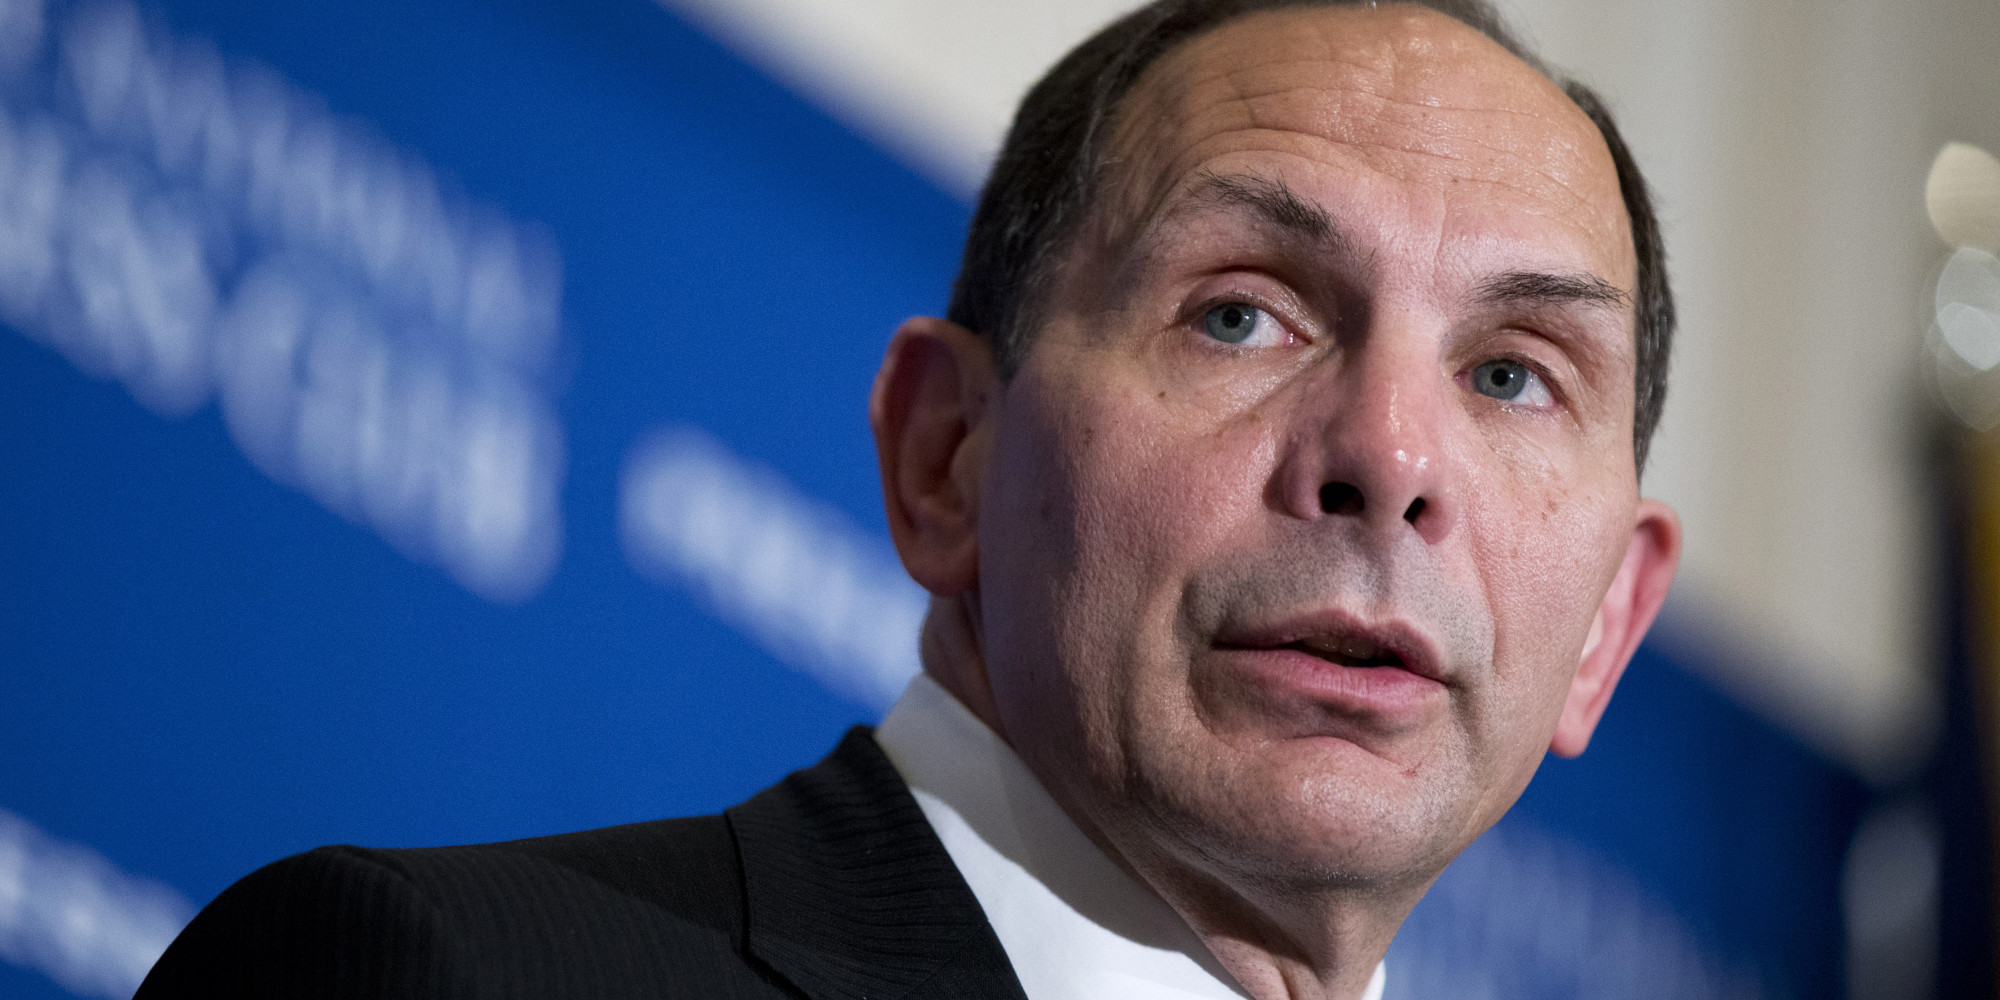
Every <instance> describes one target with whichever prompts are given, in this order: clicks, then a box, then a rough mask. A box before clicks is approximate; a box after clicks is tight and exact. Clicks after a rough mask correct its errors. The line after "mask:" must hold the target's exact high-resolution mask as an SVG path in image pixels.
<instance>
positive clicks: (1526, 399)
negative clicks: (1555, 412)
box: [1472, 358, 1555, 406]
mask: <svg viewBox="0 0 2000 1000" xmlns="http://www.w3.org/2000/svg"><path fill="white" fill-rule="evenodd" d="M1472 388H1473V389H1474V390H1475V391H1477V392H1478V393H1479V394H1480V395H1482V396H1491V397H1492V398H1494V399H1497V400H1500V401H1501V402H1505V403H1520V404H1523V405H1526V406H1549V405H1552V404H1553V403H1554V402H1555V397H1554V395H1552V394H1551V393H1550V392H1549V387H1548V386H1547V385H1545V384H1543V382H1542V378H1541V376H1539V375H1536V374H1535V371H1534V369H1532V368H1529V367H1528V366H1527V365H1524V364H1522V363H1520V362H1519V361H1509V360H1507V359H1505V358H1501V359H1496V360H1493V361H1488V362H1486V363H1485V364H1482V365H1480V366H1479V367H1477V368H1474V369H1473V370H1472Z"/></svg>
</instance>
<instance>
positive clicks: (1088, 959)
mask: <svg viewBox="0 0 2000 1000" xmlns="http://www.w3.org/2000/svg"><path fill="white" fill-rule="evenodd" d="M875 740H876V742H878V743H880V744H881V745H882V750H883V751H884V752H885V753H887V754H888V756H889V760H890V762H892V763H894V764H895V765H896V770H897V771H898V772H900V773H901V774H902V776H903V780H904V781H906V782H908V783H909V786H910V792H911V793H912V794H913V795H915V796H916V799H917V805H918V806H920V807H922V809H923V811H924V816H925V818H927V819H929V820H930V823H931V827H932V828H933V829H935V830H936V831H937V835H938V839H939V840H942V841H943V842H944V849H945V850H946V851H947V852H948V853H950V854H951V860H952V861H953V862H954V863H955V864H957V865H958V870H959V872H960V873H961V874H963V875H964V876H965V881H966V884H967V885H970V886H971V887H972V894H973V895H974V896H975V897H977V898H978V899H979V905H980V907H981V908H983V909H984V910H985V911H986V919H987V920H988V921H989V922H990V923H991V924H992V925H993V932H994V933H995V934H996V935H998V936H999V938H1000V944H1001V945H1002V946H1003V947H1004V948H1006V949H1007V958H1008V960H1009V961H1011V962H1012V963H1013V964H1014V974H1015V975H1016V976H1018V977H1019V978H1020V980H1021V987H1022V988H1023V989H1024V990H1026V991H1027V994H1028V1000H1194V998H1204V1000H1239V998H1242V997H1244V996H1245V994H1244V992H1243V990H1242V988H1241V987H1239V986H1237V985H1236V981H1235V980H1234V979H1232V978H1230V976H1229V973H1228V972H1226V971H1224V970H1223V968H1222V966H1221V965H1220V964H1218V963H1217V962H1216V961H1215V956H1213V955H1211V954H1210V953H1209V951H1208V948H1207V947H1206V946H1205V945H1203V944H1202V943H1201V939H1200V938H1199V937H1196V936H1195V933H1194V931H1193V930H1191V929H1190V928H1189V927H1188V925H1187V923H1186V922H1185V921H1183V920H1182V919H1181V918H1180V914H1178V913H1175V912H1174V911H1173V908H1172V907H1169V906H1168V905H1167V904H1166V901H1164V900H1162V899H1161V898H1160V897H1159V896H1157V895H1155V894H1154V893H1153V891H1152V890H1151V889H1150V888H1147V887H1146V885H1145V884H1144V883H1141V882H1140V881H1138V880H1137V879H1135V878H1133V877H1132V876H1130V875H1128V874H1126V873H1125V870H1124V869H1122V868H1120V867H1118V866H1117V865H1116V864H1115V863H1113V862H1112V860H1111V859H1110V858H1108V857H1105V855H1104V852H1102V851H1100V850H1098V849H1097V845H1096V844H1093V843H1091V841H1090V838H1088V837H1086V836H1084V835H1083V831H1082V830H1079V829H1077V826H1076V824H1075V823H1073V822H1071V821H1070V818H1069V816H1068V815H1067V814H1065V813H1064V812H1063V811H1062V807H1060V806H1058V805H1056V802H1055V799H1053V798H1051V797H1050V796H1049V793H1048V792H1047V791H1046V790H1045V789H1043V788H1042V786H1041V783H1040V782H1039V781H1037V780H1035V776H1034V775H1033V774H1032V773H1031V772H1030V771H1029V770H1028V768H1027V765H1025V764H1022V763H1021V759H1020V758H1019V757H1016V756H1015V755H1014V751H1013V750H1012V749H1011V748H1010V747H1008V746H1007V744H1006V742H1005V741H1003V740H1001V739H1000V737H999V736H997V735H995V734H994V732H993V731H992V730H990V729H988V728H986V724H985V723H983V722H981V721H979V718H978V717H977V716H975V715H973V714H972V712H971V711H970V710H969V709H967V708H966V707H965V706H964V705H961V704H959V702H958V699H956V698H954V697H952V696H951V694H949V693H948V692H946V691H945V690H944V688H942V687H939V686H938V685H937V682H935V681H933V680H931V679H930V678H929V677H928V676H924V675H921V674H920V675H918V676H917V679H916V680H913V681H911V682H910V686H909V688H908V689H907V690H905V691H904V692H903V697H902V698H901V699H899V700H898V701H897V702H896V706H895V708H894V709H892V710H890V712H889V717H888V718H887V719H884V720H882V725H881V726H880V727H879V728H878V729H876V731H875ZM1382 982H1383V970H1382V967H1381V966H1379V965H1378V966H1376V967H1375V976H1374V978H1373V979H1372V980H1370V981H1369V984H1368V991H1367V993H1366V994H1364V996H1363V1000H1381V997H1382Z"/></svg>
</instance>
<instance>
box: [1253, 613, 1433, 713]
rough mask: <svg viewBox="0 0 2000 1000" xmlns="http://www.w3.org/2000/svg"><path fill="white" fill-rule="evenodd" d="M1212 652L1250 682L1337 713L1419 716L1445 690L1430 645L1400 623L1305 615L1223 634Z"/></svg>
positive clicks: (1414, 631)
mask: <svg viewBox="0 0 2000 1000" xmlns="http://www.w3.org/2000/svg"><path fill="white" fill-rule="evenodd" d="M1215 648H1216V650H1217V651H1219V652H1223V653H1226V654H1228V659H1229V660H1230V661H1232V662H1234V663H1235V664H1237V665H1238V666H1239V667H1240V668H1241V669H1243V670H1244V671H1245V672H1246V673H1247V674H1248V675H1249V677H1250V678H1251V679H1252V680H1253V682H1254V683H1256V684H1257V685H1259V686H1262V687H1268V688H1274V689H1276V690H1279V691H1284V692H1289V693H1292V694H1296V695H1303V696H1305V697H1306V698H1308V699H1311V700H1312V701H1314V702H1318V703H1321V704H1324V705H1326V706H1327V707H1329V708H1333V709H1335V710H1340V711H1351V712H1357V713H1362V714H1367V715H1372V716H1378V717H1383V718H1395V717H1398V716H1407V715H1409V714H1411V713H1418V712H1421V711H1423V710H1424V708H1425V707H1426V706H1428V705H1430V704H1431V703H1432V702H1433V700H1434V699H1435V698H1436V697H1437V696H1438V695H1440V694H1442V693H1443V691H1444V688H1445V687H1446V678H1445V671H1444V670H1443V668H1442V666H1441V664H1440V662H1439V657H1438V655H1437V653H1436V647H1435V645H1434V644H1433V643H1432V642H1431V641H1430V640H1429V639H1428V637H1426V636H1425V635H1424V634H1423V633H1422V632H1420V631H1418V630H1417V629H1415V628H1414V627H1411V626H1409V625H1408V624H1405V623H1402V622H1389V623H1381V624H1373V623H1364V622H1360V621H1357V620H1355V619H1353V618H1351V617H1349V616H1346V615H1341V614H1321V615H1313V616H1307V617H1304V618H1299V619H1293V620H1290V621H1286V622H1283V623H1278V624H1274V625H1270V626H1264V627H1259V628H1246V629H1237V630H1231V631H1227V632H1225V633H1224V634H1222V635H1220V636H1218V637H1217V639H1216V642H1215Z"/></svg>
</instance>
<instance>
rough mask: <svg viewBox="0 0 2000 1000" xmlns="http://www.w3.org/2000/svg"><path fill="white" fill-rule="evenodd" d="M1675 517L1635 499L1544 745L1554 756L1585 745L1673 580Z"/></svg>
mask: <svg viewBox="0 0 2000 1000" xmlns="http://www.w3.org/2000/svg"><path fill="white" fill-rule="evenodd" d="M1680 553H1681V522H1680V519H1679V518H1677V517H1675V516H1674V512H1673V511H1672V510H1671V509H1670V508H1668V507H1667V505H1666V504H1663V503H1661V502H1659V501H1657V500H1641V501H1639V511H1638V523H1637V524H1635V525H1634V526H1633V528H1632V540H1631V542H1630V543H1628V544H1627V545H1626V547H1625V561H1624V562H1623V563H1621V564H1619V567H1618V575H1617V577H1615V578H1614V579H1613V580H1612V581H1611V589H1610V590H1608V591H1606V592H1605V594H1604V602H1603V603H1602V604H1600V605H1598V607H1597V618H1596V619H1595V620H1594V621H1592V622H1591V623H1590V638H1589V639H1587V640H1585V641H1584V644H1583V659H1582V661H1581V662H1580V663H1579V664H1578V665H1577V668H1576V677H1575V678H1574V679H1573V680H1571V681H1570V684H1569V697H1568V699H1567V700H1565V701H1564V702H1563V709H1562V717H1561V718H1560V719H1558V720H1557V721H1556V733H1555V738H1554V739H1552V740H1550V741H1549V750H1550V751H1551V752H1553V753H1554V754H1555V755H1556V756H1558V757H1574V756H1576V755H1578V754H1580V753H1582V752H1583V749H1584V747H1586V746H1589V745H1590V734H1591V733H1592V732H1593V731H1595V730H1596V729H1597V720H1599V719H1601V718H1603V717H1604V706H1605V705H1607V704H1609V703H1610V702H1611V689H1612V688H1614V687H1617V686H1618V678H1619V677H1621V676H1623V675H1624V673H1625V665H1626V664H1627V663H1630V662H1631V661H1632V654H1633V653H1634V652H1637V651H1638V649H1639V640H1641V639H1644V638H1645V637H1646V630H1647V629H1649V628H1651V627H1652V625H1653V618H1654V617H1655V616H1656V615H1658V614H1659V613H1660V604H1661V603H1662V602H1664V601H1665V600H1666V599H1667V586H1668V585H1669V584H1671V583H1672V582H1673V580H1674V567H1675V565H1676V564H1678V563H1679V562H1680Z"/></svg>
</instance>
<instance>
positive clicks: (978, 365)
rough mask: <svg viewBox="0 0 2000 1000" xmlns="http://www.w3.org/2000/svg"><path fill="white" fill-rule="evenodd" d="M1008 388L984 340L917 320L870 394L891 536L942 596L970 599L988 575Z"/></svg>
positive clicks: (897, 339) (920, 578)
mask: <svg viewBox="0 0 2000 1000" xmlns="http://www.w3.org/2000/svg"><path fill="white" fill-rule="evenodd" d="M998 388H999V386H998V381H997V379H996V378H995V373H994V370H993V362H992V352H991V350H990V349H989V348H988V347H987V344H986V341H985V339H984V338H981V337H980V336H979V335H978V334H975V333H973V332H972V331H970V330H967V329H966V328H965V327H962V326H959V325H958V324H956V323H952V322H949V321H946V320H942V319H935V318H931V317H917V318H914V319H910V320H908V321H906V322H904V323H903V325H902V326H901V327H899V328H898V329H897V330H896V335H895V336H894V337H893V338H891V339H890V341H889V349H888V352H887V354H886V355H885V356H884V357H883V359H882V370H881V371H880V372H878V373H877V374H876V376H875V388H874V390H873V392H871V393H870V394H869V398H868V422H869V425H870V427H872V428H873V430H874V432H875V455H876V459H877V460H878V462H879V463H880V465H881V470H882V499H883V502H884V504H885V505H886V507H887V513H888V516H889V534H890V535H891V537H893V538H894V539H895V542H896V551H897V553H898V554H899V555H901V556H902V559H903V566H904V568H906V569H908V570H909V573H910V576H911V577H913V578H915V579H916V581H917V582H918V583H919V584H922V585H923V587H924V588H925V589H927V590H929V591H930V592H931V593H933V594H938V595H941V596H950V595H953V594H958V593H962V592H964V591H966V590H969V589H970V588H971V587H972V586H973V583H974V582H975V581H976V579H977V577H978V570H979V550H978V535H979V531H978V522H979V503H978V501H979V485H980V481H981V479H982V477H983V476H984V474H985V450H986V440H987V437H988V420H987V418H988V415H989V410H990V407H991V403H992V401H993V399H994V396H995V394H996V393H997V391H998Z"/></svg>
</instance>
